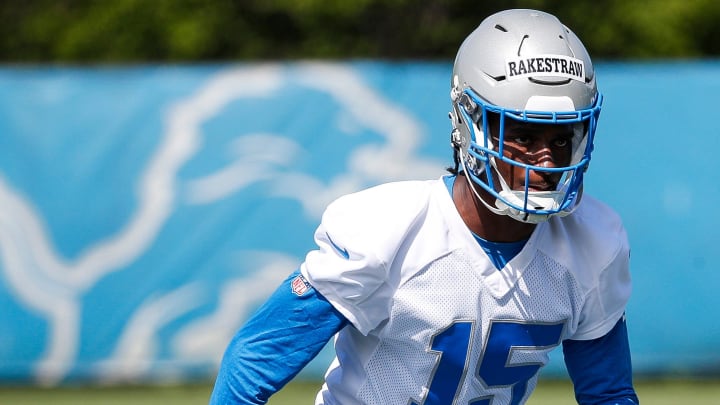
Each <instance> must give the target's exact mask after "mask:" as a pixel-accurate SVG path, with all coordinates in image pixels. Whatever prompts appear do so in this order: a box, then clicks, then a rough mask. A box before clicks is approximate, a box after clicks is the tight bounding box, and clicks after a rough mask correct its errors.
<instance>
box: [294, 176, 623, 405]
mask: <svg viewBox="0 0 720 405" xmlns="http://www.w3.org/2000/svg"><path fill="white" fill-rule="evenodd" d="M377 201H380V202H377ZM585 205H587V209H589V210H590V211H588V213H586V214H584V213H583V212H582V210H581V209H580V208H579V209H578V211H576V213H574V214H573V215H571V216H568V217H565V218H558V219H553V220H551V221H553V223H547V224H542V225H540V226H539V227H538V229H537V230H536V231H535V232H534V234H533V236H532V237H531V239H530V240H529V241H528V243H527V244H526V246H525V248H524V249H523V250H522V251H521V252H520V254H518V256H517V257H516V258H514V259H513V260H511V261H510V263H508V265H507V266H506V267H505V268H504V269H502V271H498V270H497V269H495V268H494V267H493V265H492V264H491V263H490V261H489V260H488V258H487V257H486V256H485V254H484V252H482V250H481V249H480V247H479V246H477V244H476V242H475V241H474V239H473V238H472V235H471V234H470V232H469V231H468V230H467V229H466V228H465V226H464V224H463V223H462V219H461V218H460V217H459V215H458V214H457V212H456V211H455V210H454V205H453V203H452V200H451V199H450V197H449V195H448V193H447V190H446V189H445V187H444V185H443V184H442V181H441V180H438V181H433V182H405V183H397V184H392V185H386V186H381V187H380V188H376V189H371V190H368V191H365V192H361V193H358V194H356V195H352V196H349V197H347V198H343V199H341V200H339V201H338V202H336V203H334V204H332V205H331V206H330V207H329V208H328V211H326V214H325V215H324V217H323V222H322V224H321V226H320V227H319V228H318V232H317V233H316V241H317V242H318V245H319V246H320V249H319V250H318V251H314V252H311V253H310V254H308V257H307V258H306V261H305V263H304V264H303V266H302V271H303V272H304V273H305V274H306V277H308V279H309V281H310V282H311V284H312V285H313V286H314V287H315V288H316V289H318V291H319V292H320V293H322V294H323V295H324V296H325V297H326V298H328V300H329V301H330V302H331V303H332V304H333V305H334V306H335V307H336V308H338V310H340V311H341V312H342V313H343V314H344V315H345V316H346V317H347V318H348V319H349V320H350V321H351V323H352V325H353V326H349V327H347V328H345V329H343V331H341V332H340V334H339V335H338V336H337V339H336V342H335V348H336V353H337V357H336V360H335V361H334V362H333V364H332V365H331V367H330V369H329V370H328V373H327V375H326V383H325V385H324V387H323V389H322V391H321V392H320V393H319V394H318V397H317V401H316V403H317V404H343V405H348V404H349V405H351V404H378V405H380V404H382V405H389V404H398V405H409V404H414V405H421V404H423V405H432V404H439V403H446V404H447V403H453V404H470V403H473V404H478V405H480V404H489V403H490V402H489V401H492V404H493V405H500V404H518V403H524V401H525V400H526V399H527V397H528V396H529V393H530V392H531V391H532V389H533V388H534V387H535V384H536V382H537V371H538V370H539V368H540V367H541V366H542V365H544V364H546V363H547V361H548V353H549V351H550V350H552V349H554V348H556V347H557V346H558V345H559V344H560V343H561V341H562V340H564V339H568V338H593V337H597V336H602V334H604V333H606V332H607V331H608V330H609V329H610V327H612V325H613V324H614V323H615V321H617V319H618V318H619V317H620V316H621V315H622V312H623V310H624V306H625V303H626V301H627V296H628V294H629V276H628V275H627V274H626V273H627V270H628V269H627V268H628V265H627V257H626V256H627V240H626V238H625V235H624V231H623V230H622V226H619V225H618V224H619V221H618V220H617V218H616V217H615V216H613V214H611V212H609V211H607V208H606V207H604V206H603V205H601V204H599V203H597V202H596V201H594V200H592V199H588V198H586V201H583V204H581V207H583V206H585ZM379 208H382V209H383V210H382V211H380V213H378V212H377V211H373V210H374V209H379ZM348 214H353V215H354V216H353V217H352V218H347V217H346V216H347V215H348ZM597 214H605V215H603V216H601V217H598V216H597ZM573 217H575V218H574V219H573ZM370 230H372V231H374V232H370ZM580 241H581V242H580ZM571 242H572V243H571ZM578 243H579V244H581V245H582V246H581V247H578V248H575V247H574V245H575V244H578ZM345 251H347V252H348V257H347V258H345V257H344V254H343V252H345ZM588 303H591V304H592V305H588Z"/></svg>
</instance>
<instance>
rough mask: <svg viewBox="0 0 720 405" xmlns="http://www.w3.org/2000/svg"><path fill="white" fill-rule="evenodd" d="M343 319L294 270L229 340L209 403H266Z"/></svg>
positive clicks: (318, 349) (316, 352)
mask: <svg viewBox="0 0 720 405" xmlns="http://www.w3.org/2000/svg"><path fill="white" fill-rule="evenodd" d="M293 282H295V287H296V288H295V291H298V292H301V291H302V290H303V289H307V288H309V289H307V290H306V291H304V292H303V293H302V294H301V295H298V294H296V293H294V292H293ZM299 283H305V284H304V286H305V287H303V285H301V284H299ZM298 287H300V289H298ZM346 324H347V321H346V320H345V318H344V317H343V316H342V315H341V314H340V313H339V312H338V311H337V310H336V309H335V308H334V307H333V306H332V305H331V304H330V303H329V302H328V301H327V300H326V299H325V298H324V297H323V296H321V295H320V294H319V293H318V292H317V291H315V289H314V288H312V287H311V286H310V285H309V284H308V283H307V281H305V280H304V278H302V276H301V275H300V272H299V271H296V272H295V273H293V274H292V275H291V276H290V277H289V278H288V279H287V280H285V281H284V282H283V283H282V284H281V285H280V287H279V288H278V289H277V290H276V291H275V293H274V294H273V295H272V296H271V297H270V298H269V299H268V301H267V302H266V303H265V304H264V305H263V306H262V307H261V308H260V309H259V310H258V311H257V312H256V313H255V314H254V315H253V316H252V318H250V320H249V321H248V322H247V323H246V324H245V325H244V326H243V328H242V329H240V331H238V333H237V334H236V335H235V337H234V338H233V339H232V341H231V342H230V344H229V346H228V348H227V350H226V351H225V355H224V357H223V360H222V363H221V365H220V371H219V372H218V376H217V379H216V381H215V388H214V389H213V392H212V396H211V398H210V404H218V405H220V404H222V405H228V404H264V403H266V402H267V401H268V398H269V397H270V396H271V395H272V394H274V393H275V392H277V391H278V390H280V388H282V387H283V386H284V385H285V384H286V383H287V382H288V381H290V380H291V379H292V378H293V377H294V376H295V375H297V373H298V372H300V370H302V368H303V367H304V366H305V365H306V364H307V363H308V362H309V361H310V360H312V359H313V358H314V357H315V356H317V354H318V353H319V352H320V350H322V348H323V347H324V346H325V344H326V343H327V342H328V340H330V338H332V337H333V335H335V334H336V333H337V332H338V331H339V330H340V329H342V328H343V327H344V326H345V325H346Z"/></svg>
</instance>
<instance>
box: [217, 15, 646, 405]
mask: <svg viewBox="0 0 720 405" xmlns="http://www.w3.org/2000/svg"><path fill="white" fill-rule="evenodd" d="M450 96H451V100H452V110H451V112H450V119H451V121H452V126H453V130H452V134H451V145H452V147H453V150H454V162H455V164H454V167H451V168H450V169H449V172H450V174H448V175H445V176H443V177H441V178H439V179H437V180H431V181H406V182H395V183H389V184H384V185H380V186H377V187H373V188H370V189H367V190H364V191H360V192H358V193H354V194H350V195H346V196H343V197H340V198H339V199H337V200H336V201H334V202H333V203H331V204H330V205H329V206H328V207H327V209H326V211H325V213H324V214H323V217H322V221H321V223H320V225H319V227H318V228H317V230H316V232H315V241H316V243H317V245H318V248H317V250H313V251H311V252H309V253H308V254H307V256H306V258H305V261H304V262H303V263H302V265H301V266H300V268H299V269H298V270H297V271H296V272H295V273H294V274H292V275H290V276H289V277H288V279H287V280H286V281H285V282H284V283H283V284H282V285H281V286H280V287H279V288H278V289H277V290H276V292H275V293H274V294H273V295H272V296H271V297H270V298H269V300H268V301H267V302H266V303H265V304H264V305H263V306H262V307H261V308H260V309H259V311H258V312H257V313H256V314H255V315H254V316H253V317H252V318H251V319H250V320H249V321H248V322H247V324H246V325H244V327H243V328H242V329H241V330H240V331H239V332H238V333H237V335H236V336H235V337H234V338H233V340H232V341H231V342H230V344H229V346H228V348H227V351H226V353H225V355H224V358H223V361H222V364H221V367H220V371H219V374H218V377H217V380H216V384H215V388H214V391H213V393H212V397H211V403H213V404H234V403H243V404H262V403H265V402H266V401H267V400H268V398H269V397H270V396H271V395H272V394H273V393H275V392H276V391H278V390H279V389H280V388H281V387H283V385H284V384H285V383H287V382H288V381H290V380H291V379H292V378H293V377H294V376H295V375H296V374H297V373H298V372H299V371H300V370H301V369H302V368H303V367H304V366H305V365H306V364H307V363H308V362H309V361H310V360H311V359H312V358H313V357H315V356H316V355H317V353H318V352H319V351H320V350H321V349H322V348H323V346H324V345H325V344H326V342H327V341H328V340H330V339H331V338H333V337H334V339H335V352H336V357H335V359H334V361H333V362H332V364H331V365H330V367H329V369H328V371H327V373H326V375H325V382H324V384H323V386H322V388H320V389H319V392H318V394H317V398H316V400H315V403H316V404H342V405H352V404H376V405H391V404H397V405H408V404H412V405H420V404H424V405H447V404H462V405H466V404H473V405H490V404H492V405H505V404H522V403H524V402H525V401H527V399H528V397H529V396H530V394H531V392H532V391H533V389H534V388H535V386H536V383H537V379H538V371H539V370H540V368H541V367H542V366H543V365H545V364H546V363H547V362H548V353H549V352H550V351H551V350H553V349H555V348H557V347H560V346H561V347H562V351H563V354H564V360H565V363H566V366H567V370H568V372H569V375H570V377H571V379H572V382H573V384H574V389H575V397H576V399H577V401H578V402H579V403H580V404H636V403H638V398H637V395H636V393H635V390H634V388H633V383H632V369H631V361H630V350H629V345H628V337H627V328H626V324H625V307H626V304H627V302H628V299H629V296H630V292H631V284H630V275H629V250H630V249H629V246H628V240H627V236H626V233H625V230H624V228H623V225H622V222H621V220H620V218H619V217H618V215H617V214H616V213H615V212H614V211H613V210H612V209H610V208H609V207H608V206H606V205H604V204H603V203H601V202H600V201H598V200H596V199H594V198H592V197H591V196H589V195H584V194H583V187H582V186H583V177H584V175H585V173H586V170H587V168H588V165H589V163H590V154H591V152H592V149H593V138H594V135H595V129H596V126H597V121H598V117H599V114H600V108H601V104H602V96H601V94H600V93H599V92H598V90H597V86H596V78H595V71H594V69H593V65H592V62H591V60H590V57H589V56H588V53H587V51H586V50H585V47H584V46H583V44H582V43H581V41H580V40H579V39H578V38H577V37H576V35H575V34H574V33H573V32H572V31H570V30H569V29H568V28H567V27H565V26H564V25H563V24H562V23H561V22H560V21H559V20H558V19H557V18H556V17H554V16H552V15H550V14H546V13H544V12H540V11H534V10H508V11H503V12H500V13H497V14H494V15H492V16H490V17H488V18H487V19H485V20H484V21H483V22H482V23H481V24H480V25H479V26H478V27H477V29H475V31H473V32H472V33H471V34H470V35H469V36H468V37H467V38H466V39H465V41H464V42H463V44H462V45H461V47H460V49H459V51H458V53H457V56H456V59H455V63H454V68H453V73H452V79H451V92H450Z"/></svg>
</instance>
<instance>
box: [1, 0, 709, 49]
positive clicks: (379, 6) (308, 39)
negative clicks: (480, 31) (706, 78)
mask: <svg viewBox="0 0 720 405" xmlns="http://www.w3.org/2000/svg"><path fill="white" fill-rule="evenodd" d="M503 8H538V9H542V10H546V11H549V12H551V13H554V14H556V15H558V16H559V17H560V18H561V19H562V20H563V21H564V22H565V23H566V24H567V25H568V26H569V27H570V28H572V29H573V30H574V31H575V32H576V33H577V34H578V35H580V37H581V38H582V39H583V40H584V42H585V43H586V45H587V47H588V48H589V49H590V51H591V53H592V54H593V56H594V57H595V58H596V59H597V58H603V59H647V58H662V59H668V58H703V57H714V56H716V55H718V54H720V24H718V21H720V2H719V1H717V0H693V1H688V0H637V1H627V0H573V1H550V0H547V1H546V0H534V1H533V0H525V1H510V0H506V1H487V0H486V1H481V0H474V1H471V0H427V1H419V0H414V1H413V0H235V1H232V0H214V1H213V0H207V1H203V0H75V1H71V0H4V1H2V2H0V61H4V62H6V63H7V62H61V63H68V62H70V63H118V62H120V63H122V62H145V61H149V62H196V61H225V60H258V59H262V60H276V59H277V60H280V59H282V60H285V59H318V58H322V59H347V58H383V59H443V60H447V59H449V58H452V57H453V56H454V54H455V52H456V50H457V47H458V45H459V44H460V42H461V41H462V39H463V38H464V37H465V35H467V34H468V33H469V32H470V31H471V30H472V29H473V28H474V27H475V26H476V25H477V24H478V23H479V22H480V21H481V20H482V19H483V18H484V17H485V16H487V15H488V14H490V13H492V12H494V11H497V10H500V9H503Z"/></svg>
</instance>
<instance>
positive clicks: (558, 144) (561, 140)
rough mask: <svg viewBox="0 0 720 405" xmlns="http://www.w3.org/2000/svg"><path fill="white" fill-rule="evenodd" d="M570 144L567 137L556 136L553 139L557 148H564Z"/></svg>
mask: <svg viewBox="0 0 720 405" xmlns="http://www.w3.org/2000/svg"><path fill="white" fill-rule="evenodd" d="M569 144H570V139H568V138H564V137H563V138H558V139H556V140H555V146H556V147H558V148H565V147H567V146H568V145H569Z"/></svg>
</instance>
